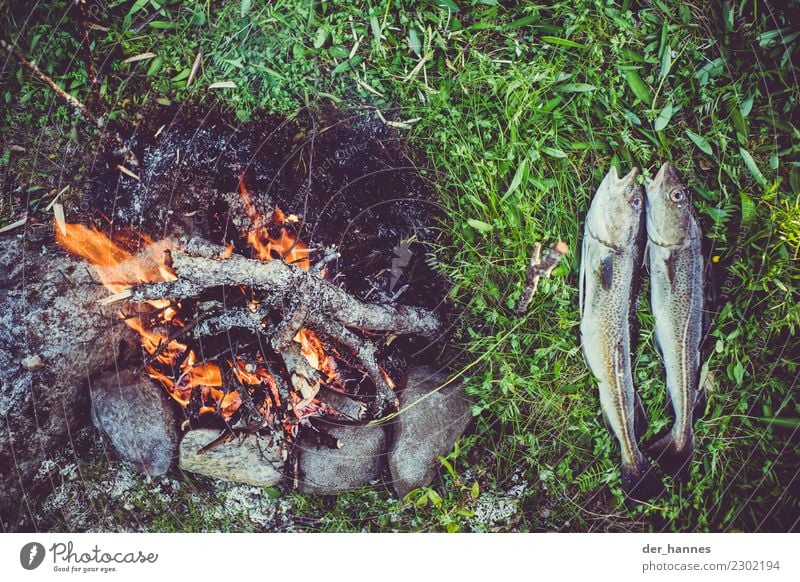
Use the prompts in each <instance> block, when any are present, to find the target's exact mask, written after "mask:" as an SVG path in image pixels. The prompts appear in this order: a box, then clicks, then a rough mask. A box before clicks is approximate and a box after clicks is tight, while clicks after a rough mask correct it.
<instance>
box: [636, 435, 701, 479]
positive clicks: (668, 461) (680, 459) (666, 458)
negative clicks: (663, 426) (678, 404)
mask: <svg viewBox="0 0 800 582" xmlns="http://www.w3.org/2000/svg"><path fill="white" fill-rule="evenodd" d="M647 454H648V455H650V456H651V457H652V458H653V460H654V461H655V462H656V463H658V466H659V467H661V470H662V471H664V472H665V473H668V474H670V475H672V477H673V478H674V479H675V481H677V482H685V481H686V479H687V478H688V477H689V467H690V466H691V460H692V457H693V456H694V435H693V434H692V433H691V432H690V433H689V438H687V439H684V442H683V443H682V444H681V445H679V444H678V441H677V440H675V436H674V435H673V434H672V432H671V431H670V432H667V433H666V434H663V435H661V436H660V437H656V438H655V440H653V442H652V443H651V444H650V445H649V446H648V447H647Z"/></svg>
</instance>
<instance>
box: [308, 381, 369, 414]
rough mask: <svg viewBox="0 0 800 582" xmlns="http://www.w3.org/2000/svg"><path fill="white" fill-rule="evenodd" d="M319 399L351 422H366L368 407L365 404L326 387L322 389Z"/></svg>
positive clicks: (318, 395)
mask: <svg viewBox="0 0 800 582" xmlns="http://www.w3.org/2000/svg"><path fill="white" fill-rule="evenodd" d="M317 399H318V400H319V401H320V402H323V403H324V404H327V405H328V406H330V407H332V408H333V409H335V410H336V411H337V412H339V413H340V414H341V415H342V416H344V417H345V418H347V419H350V420H364V417H365V416H366V415H367V407H366V406H365V405H364V403H363V402H360V401H359V400H356V399H355V398H353V397H352V396H350V395H348V394H344V393H342V392H338V391H336V390H332V389H331V388H326V387H325V386H322V387H320V390H319V393H318V394H317Z"/></svg>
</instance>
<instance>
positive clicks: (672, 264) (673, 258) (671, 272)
mask: <svg viewBox="0 0 800 582" xmlns="http://www.w3.org/2000/svg"><path fill="white" fill-rule="evenodd" d="M677 260H678V253H677V252H675V251H669V252H668V253H667V256H666V258H665V259H664V266H665V267H666V269H667V279H668V280H669V286H670V288H674V287H675V275H676V274H677V271H678V268H677V265H676V262H677Z"/></svg>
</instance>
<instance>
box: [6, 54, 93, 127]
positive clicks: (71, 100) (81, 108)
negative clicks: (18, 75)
mask: <svg viewBox="0 0 800 582" xmlns="http://www.w3.org/2000/svg"><path fill="white" fill-rule="evenodd" d="M0 48H2V49H3V50H5V51H6V52H7V53H8V54H9V55H11V56H12V57H14V59H15V60H16V61H17V62H18V63H19V64H20V65H22V66H23V67H25V68H26V69H28V70H29V71H30V72H31V73H33V74H34V75H35V76H36V77H38V78H39V79H40V80H41V81H44V83H45V84H46V85H47V86H48V87H50V88H51V89H52V90H53V91H55V92H56V94H57V95H58V96H59V97H61V98H62V99H64V100H65V101H66V102H67V103H68V104H69V105H70V106H72V107H73V108H74V109H75V110H76V111H78V113H80V114H81V115H82V116H83V118H84V119H85V120H86V121H87V122H89V123H90V124H92V125H94V126H95V127H98V128H99V127H102V123H101V122H100V120H98V119H97V118H96V117H94V116H93V115H92V114H91V113H89V112H88V111H87V110H86V106H85V105H84V104H83V103H81V102H80V101H78V100H77V99H76V98H75V97H73V96H72V95H70V94H69V93H67V92H66V91H64V89H62V88H61V87H59V86H58V85H57V84H56V82H55V81H53V79H51V78H50V77H48V76H47V75H45V74H44V72H42V70H41V69H40V68H39V66H38V65H37V64H36V63H34V62H32V61H29V60H28V59H26V58H25V56H24V55H23V54H22V53H21V52H19V50H18V49H17V48H16V47H15V46H14V45H12V44H11V43H9V42H6V41H5V40H3V39H0Z"/></svg>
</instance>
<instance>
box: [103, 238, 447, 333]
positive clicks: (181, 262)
mask: <svg viewBox="0 0 800 582" xmlns="http://www.w3.org/2000/svg"><path fill="white" fill-rule="evenodd" d="M209 251H211V252H212V256H211V257H209V256H208V253H209ZM225 253H226V249H225V247H223V246H220V245H214V244H212V243H209V242H207V241H200V240H198V239H193V240H191V241H189V242H188V243H187V244H186V247H185V249H184V250H183V251H172V252H171V257H172V268H173V269H174V271H175V274H176V275H177V277H178V279H177V280H176V281H169V282H163V283H152V284H146V285H137V286H135V287H132V288H130V289H128V290H126V291H124V292H121V293H117V294H116V295H113V296H110V297H108V301H107V302H108V303H114V302H117V301H122V300H126V299H127V300H130V301H135V302H145V301H154V300H158V299H174V300H179V299H187V298H190V297H194V296H196V295H198V294H200V293H201V292H203V291H205V290H206V289H210V288H212V287H221V286H226V285H227V286H237V285H247V286H249V287H252V288H253V289H258V290H260V291H264V292H266V293H267V295H266V297H265V301H268V302H269V303H270V304H272V305H283V306H285V305H291V302H292V298H293V297H294V296H295V295H303V296H305V297H307V302H308V303H309V304H313V305H314V312H313V313H309V314H308V318H309V321H308V322H306V323H309V322H310V323H312V324H313V322H314V321H315V320H316V319H318V318H320V317H323V316H324V317H326V318H328V319H333V320H336V321H338V322H339V323H340V324H342V325H344V326H347V327H355V328H357V329H361V330H366V331H391V332H393V333H398V334H418V335H422V336H432V335H434V334H435V333H436V332H437V330H438V329H439V320H438V318H437V317H436V315H435V314H433V313H431V312H430V311H428V310H425V309H418V308H415V307H407V306H403V305H400V306H396V307H395V306H393V305H380V304H374V303H362V302H361V301H359V300H358V299H356V298H355V297H353V296H351V295H349V294H348V293H347V292H346V291H344V290H342V289H340V288H339V287H336V286H334V285H332V284H331V283H329V282H328V281H325V280H323V279H320V278H319V277H315V276H314V275H312V274H311V273H310V272H309V271H307V270H304V269H301V268H300V267H297V266H295V265H290V264H288V263H284V262H283V261H269V262H266V263H265V262H261V261H256V260H253V259H248V258H245V257H243V256H240V255H231V256H230V257H229V258H220V257H223V256H225ZM204 255H205V256H204Z"/></svg>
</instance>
